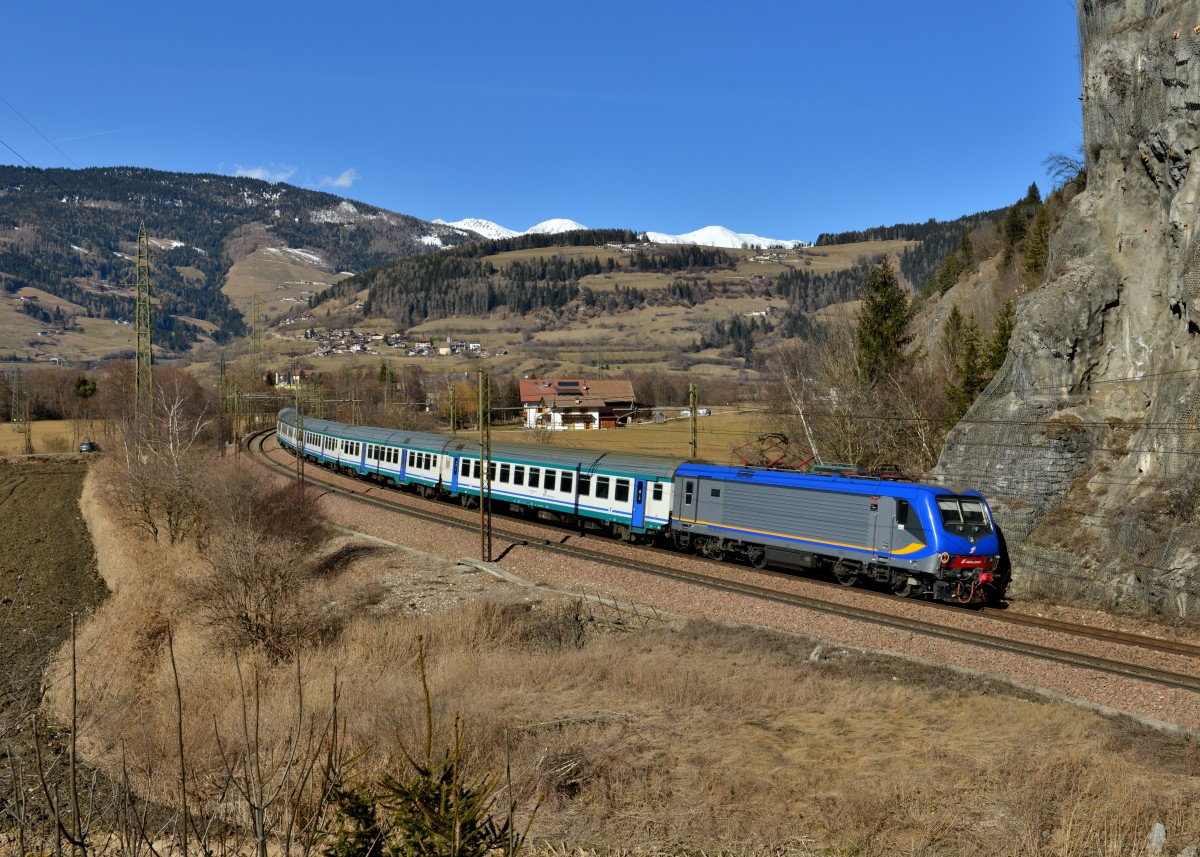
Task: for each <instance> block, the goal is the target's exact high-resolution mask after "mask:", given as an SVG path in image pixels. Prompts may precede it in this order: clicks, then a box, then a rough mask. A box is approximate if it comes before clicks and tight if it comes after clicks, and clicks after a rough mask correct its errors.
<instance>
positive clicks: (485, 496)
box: [479, 369, 492, 562]
mask: <svg viewBox="0 0 1200 857" xmlns="http://www.w3.org/2000/svg"><path fill="white" fill-rule="evenodd" d="M479 558H480V559H482V560H483V561H484V562H491V561H492V373H491V371H490V370H488V369H480V370H479Z"/></svg>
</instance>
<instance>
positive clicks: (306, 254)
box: [264, 247, 325, 266]
mask: <svg viewBox="0 0 1200 857" xmlns="http://www.w3.org/2000/svg"><path fill="white" fill-rule="evenodd" d="M264 252H265V253H266V254H267V255H269V256H277V257H279V258H281V259H283V260H284V261H285V262H289V263H291V264H300V265H313V266H324V265H325V260H324V259H322V258H321V256H320V255H319V254H317V253H313V252H312V251H310V250H297V249H294V248H292V247H267V248H266V249H265V250H264Z"/></svg>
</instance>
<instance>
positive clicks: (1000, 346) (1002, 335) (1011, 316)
mask: <svg viewBox="0 0 1200 857" xmlns="http://www.w3.org/2000/svg"><path fill="white" fill-rule="evenodd" d="M1016 323H1017V315H1016V313H1015V312H1014V311H1013V303H1012V301H1011V300H1007V301H1005V302H1004V308H1003V309H1001V310H1000V315H998V316H996V326H995V327H994V328H993V329H992V342H991V345H990V346H989V347H988V353H987V370H988V373H989V374H991V375H994V374H996V373H997V372H999V371H1000V367H1001V366H1003V365H1004V360H1005V358H1006V357H1008V341H1009V340H1010V339H1011V338H1012V332H1013V327H1014V326H1015V325H1016Z"/></svg>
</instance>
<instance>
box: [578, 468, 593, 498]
mask: <svg viewBox="0 0 1200 857" xmlns="http://www.w3.org/2000/svg"><path fill="white" fill-rule="evenodd" d="M579 494H580V496H583V495H587V496H589V497H590V496H591V494H592V477H591V475H590V474H586V473H580V474H579Z"/></svg>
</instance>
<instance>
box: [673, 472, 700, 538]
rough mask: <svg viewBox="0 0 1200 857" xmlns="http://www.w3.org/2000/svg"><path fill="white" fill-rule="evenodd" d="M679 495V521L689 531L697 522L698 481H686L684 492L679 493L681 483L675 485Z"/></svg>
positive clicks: (684, 481) (684, 482)
mask: <svg viewBox="0 0 1200 857" xmlns="http://www.w3.org/2000/svg"><path fill="white" fill-rule="evenodd" d="M675 486H676V488H675V490H676V491H677V492H678V494H679V521H680V523H681V524H682V525H683V527H684V529H689V528H690V527H691V526H692V523H693V522H694V521H695V520H696V480H695V479H684V480H683V490H682V491H679V483H678V482H676V483H675Z"/></svg>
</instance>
